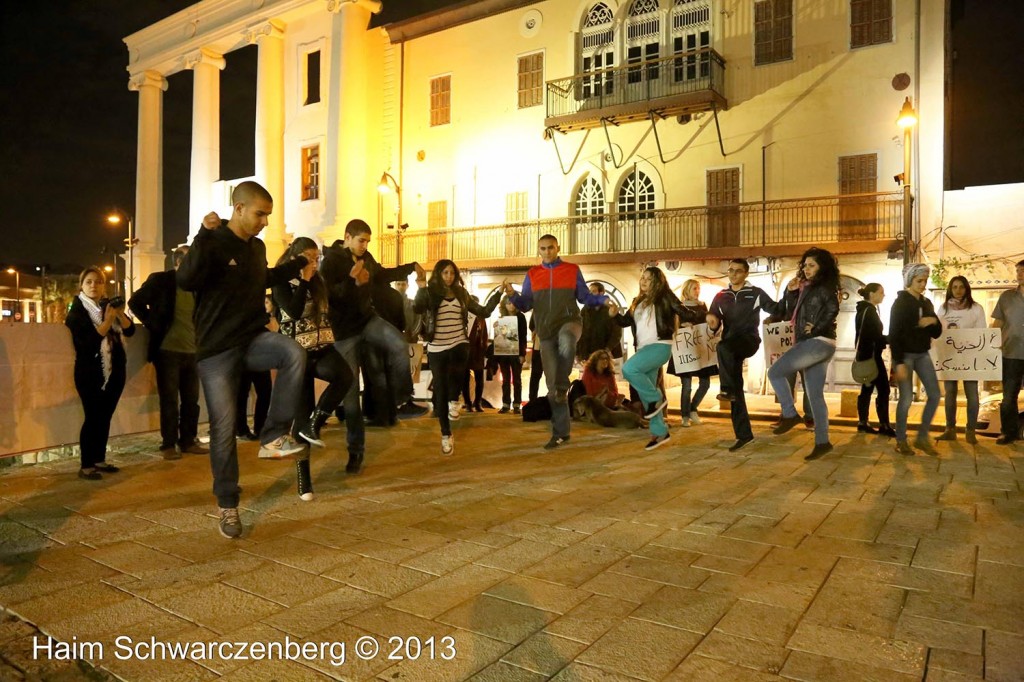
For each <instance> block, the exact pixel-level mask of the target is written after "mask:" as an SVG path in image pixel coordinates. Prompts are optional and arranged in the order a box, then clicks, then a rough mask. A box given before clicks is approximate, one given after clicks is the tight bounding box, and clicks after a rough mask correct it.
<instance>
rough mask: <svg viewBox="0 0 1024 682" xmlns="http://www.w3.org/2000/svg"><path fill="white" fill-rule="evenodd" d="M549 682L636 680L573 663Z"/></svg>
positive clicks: (617, 681) (624, 681)
mask: <svg viewBox="0 0 1024 682" xmlns="http://www.w3.org/2000/svg"><path fill="white" fill-rule="evenodd" d="M551 680H552V682H635V680H636V678H635V677H630V676H627V675H622V674H620V673H615V672H611V671H608V670H602V669H601V668H595V667H593V666H589V665H583V664H581V663H576V662H573V663H570V664H569V665H567V666H566V667H565V668H563V669H562V671H561V672H560V673H558V674H557V675H555V676H554V677H552V678H551Z"/></svg>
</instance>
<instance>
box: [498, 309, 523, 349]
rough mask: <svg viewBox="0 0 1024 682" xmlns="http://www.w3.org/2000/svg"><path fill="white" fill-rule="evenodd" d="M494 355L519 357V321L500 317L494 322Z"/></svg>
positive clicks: (514, 318)
mask: <svg viewBox="0 0 1024 682" xmlns="http://www.w3.org/2000/svg"><path fill="white" fill-rule="evenodd" d="M494 354H495V355H519V319H518V318H517V317H515V316H505V317H499V318H498V319H496V320H495V321H494Z"/></svg>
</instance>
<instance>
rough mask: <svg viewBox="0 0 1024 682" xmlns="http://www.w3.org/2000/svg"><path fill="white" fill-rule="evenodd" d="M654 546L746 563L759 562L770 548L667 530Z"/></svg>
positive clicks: (717, 537) (684, 531) (724, 538)
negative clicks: (744, 561)
mask: <svg viewBox="0 0 1024 682" xmlns="http://www.w3.org/2000/svg"><path fill="white" fill-rule="evenodd" d="M654 544H658V545H664V546H665V547H673V548H675V549H686V550H690V551H693V552H700V553H701V554H713V555H715V556H720V557H725V558H728V559H740V560H746V561H759V560H761V559H762V558H764V555H765V554H767V553H768V552H769V551H770V550H771V547H769V546H767V545H764V544H760V543H756V542H747V541H744V540H734V539H732V538H726V537H721V536H711V535H702V534H700V533H691V532H688V531H686V530H667V531H665V533H664V534H663V535H661V536H660V537H659V538H658V539H657V541H656V542H655V543H654Z"/></svg>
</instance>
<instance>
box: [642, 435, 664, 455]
mask: <svg viewBox="0 0 1024 682" xmlns="http://www.w3.org/2000/svg"><path fill="white" fill-rule="evenodd" d="M670 440H671V438H666V439H664V440H659V441H658V442H657V443H651V444H650V445H648V446H647V447H645V448H644V450H647V451H648V452H650V451H651V450H657V449H658V448H660V447H661V446H662V445H664V444H665V443H667V442H669V441H670Z"/></svg>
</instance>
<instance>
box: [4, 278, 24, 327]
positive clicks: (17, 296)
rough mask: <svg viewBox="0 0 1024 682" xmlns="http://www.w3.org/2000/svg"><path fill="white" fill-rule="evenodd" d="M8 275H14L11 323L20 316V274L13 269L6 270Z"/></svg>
mask: <svg viewBox="0 0 1024 682" xmlns="http://www.w3.org/2000/svg"><path fill="white" fill-rule="evenodd" d="M7 274H8V275H14V314H13V315H11V320H12V321H15V322H16V321H17V320H18V317H19V316H20V315H21V272H19V271H18V270H16V269H15V268H7Z"/></svg>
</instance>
